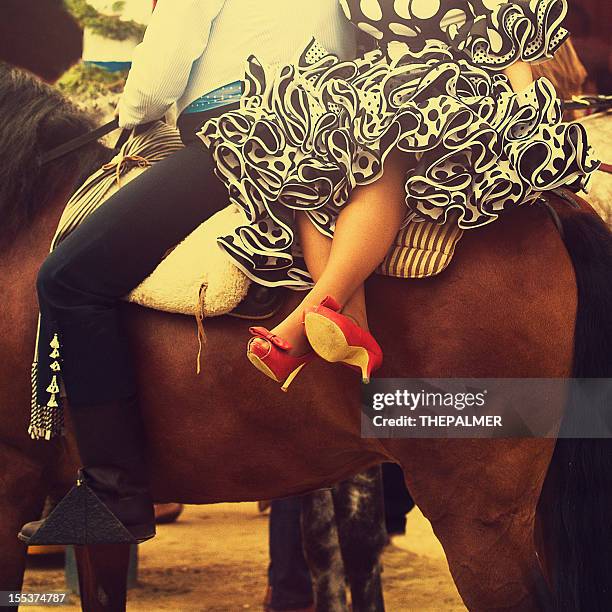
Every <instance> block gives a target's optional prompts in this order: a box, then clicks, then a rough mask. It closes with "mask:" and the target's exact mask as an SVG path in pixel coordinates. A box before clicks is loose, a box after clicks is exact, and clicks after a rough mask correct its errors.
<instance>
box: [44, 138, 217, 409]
mask: <svg viewBox="0 0 612 612" xmlns="http://www.w3.org/2000/svg"><path fill="white" fill-rule="evenodd" d="M213 168H214V166H213V162H212V159H211V158H210V155H209V153H208V151H207V150H206V149H205V148H204V145H203V144H197V143H194V144H192V145H190V146H187V147H185V148H184V149H182V150H180V151H178V152H176V153H174V154H173V155H171V156H170V157H168V158H166V159H164V160H162V161H160V162H158V163H157V164H156V165H154V166H152V167H151V168H149V169H148V170H147V171H146V172H145V173H143V174H142V175H141V176H139V177H138V178H136V179H135V180H133V181H132V182H130V183H128V184H127V185H126V186H125V187H123V188H122V189H120V190H119V191H118V192H117V193H116V194H115V195H113V196H112V197H111V198H110V199H109V200H108V201H107V202H105V203H104V204H103V205H102V206H101V207H100V208H99V209H98V210H97V211H95V212H94V213H93V214H92V215H91V216H90V217H89V218H87V220H86V221H85V222H84V223H83V224H82V225H80V226H79V227H78V228H77V229H76V230H75V231H74V232H73V233H72V234H70V235H69V236H68V237H67V238H66V239H65V240H64V241H63V242H61V243H60V244H59V246H58V247H57V248H56V249H55V250H54V251H53V252H52V253H51V254H50V255H49V257H48V258H47V259H46V260H45V262H44V263H43V265H42V267H41V269H40V272H39V275H38V282H37V288H38V296H39V303H40V308H41V314H42V316H43V318H44V319H45V320H46V321H52V322H53V323H54V324H55V325H56V326H57V329H58V332H59V337H60V342H61V359H62V372H61V373H62V378H63V380H64V383H65V386H66V391H67V395H68V399H69V401H70V403H71V405H79V404H92V403H93V404H96V403H100V402H105V401H108V400H114V399H119V398H126V397H128V396H130V395H132V394H134V393H135V391H136V388H135V379H134V373H133V368H132V363H131V359H130V355H129V351H128V347H127V343H126V338H125V334H124V333H123V331H122V329H121V323H120V321H119V316H118V304H119V301H120V299H121V298H122V297H123V296H124V295H125V294H126V293H128V292H129V291H130V290H132V289H133V288H134V287H136V286H137V285H138V284H139V283H140V282H141V281H142V280H143V279H144V278H146V277H147V276H148V275H149V274H150V273H151V272H152V271H153V270H154V269H155V267H156V266H157V265H158V264H159V262H160V261H161V260H162V258H163V256H164V254H165V253H166V251H167V250H168V249H169V248H171V247H173V246H174V245H176V244H177V243H178V242H180V241H181V240H182V239H183V238H184V237H185V236H187V235H188V234H189V233H190V232H191V231H193V230H194V229H195V228H196V227H197V226H198V225H199V224H201V223H202V222H203V221H205V220H206V219H207V218H209V217H210V216H212V215H213V214H214V213H215V212H217V211H219V210H221V209H222V208H224V207H225V206H226V205H227V201H228V199H227V192H226V190H225V187H224V186H223V184H222V183H221V181H220V180H219V179H218V178H217V177H216V176H215V175H214V173H213ZM45 350H47V349H46V347H45V346H43V347H42V349H41V351H40V352H43V354H44V351H45Z"/></svg>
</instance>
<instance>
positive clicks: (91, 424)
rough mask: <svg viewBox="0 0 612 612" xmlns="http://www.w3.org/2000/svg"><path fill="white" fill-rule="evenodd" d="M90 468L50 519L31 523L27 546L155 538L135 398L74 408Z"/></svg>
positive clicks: (22, 535) (25, 532) (80, 473)
mask: <svg viewBox="0 0 612 612" xmlns="http://www.w3.org/2000/svg"><path fill="white" fill-rule="evenodd" d="M70 415H71V420H72V423H73V425H74V433H75V436H76V441H77V446H78V449H79V453H80V455H81V460H82V462H83V465H84V467H81V468H80V469H79V470H78V474H77V482H76V484H75V485H74V486H73V487H72V489H71V490H70V491H69V492H68V494H67V495H66V496H65V497H64V498H63V499H62V500H60V502H59V503H58V504H57V506H56V507H55V508H54V509H53V510H52V511H51V512H50V513H49V515H48V516H47V517H46V518H45V519H41V520H38V521H31V522H29V523H26V524H25V525H24V526H23V527H22V528H21V531H20V532H19V534H18V537H19V539H20V540H21V541H22V542H25V543H26V544H30V545H34V544H112V543H118V544H119V543H134V544H135V543H139V542H143V541H145V540H148V539H150V538H152V537H153V536H154V535H155V511H154V507H153V500H152V498H151V495H150V493H149V481H148V473H147V464H146V458H145V436H144V431H143V427H142V421H141V418H140V411H139V409H138V403H137V401H136V399H135V397H132V398H129V399H126V400H117V401H113V402H108V403H104V404H98V405H92V406H79V407H73V406H71V407H70Z"/></svg>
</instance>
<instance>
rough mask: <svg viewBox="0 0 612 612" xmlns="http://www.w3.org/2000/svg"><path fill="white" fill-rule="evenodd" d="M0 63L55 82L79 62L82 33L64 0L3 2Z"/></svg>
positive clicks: (5, 0)
mask: <svg viewBox="0 0 612 612" xmlns="http://www.w3.org/2000/svg"><path fill="white" fill-rule="evenodd" d="M0 10H1V14H0V17H1V18H0V60H1V61H3V62H8V63H9V64H14V65H15V66H20V67H21V68H25V69H27V70H29V71H30V72H33V73H34V74H37V75H39V76H40V77H42V78H43V79H45V81H49V82H54V81H56V80H57V79H58V78H59V77H60V76H61V75H62V73H63V72H65V71H66V70H68V68H70V66H72V65H73V64H75V63H76V62H78V61H79V60H80V59H81V55H82V53H83V30H82V29H81V27H80V26H79V24H78V23H77V22H76V21H75V19H74V18H73V17H72V16H71V15H70V13H69V12H68V11H67V10H66V6H65V5H64V2H63V0H4V2H2V6H1V8H0Z"/></svg>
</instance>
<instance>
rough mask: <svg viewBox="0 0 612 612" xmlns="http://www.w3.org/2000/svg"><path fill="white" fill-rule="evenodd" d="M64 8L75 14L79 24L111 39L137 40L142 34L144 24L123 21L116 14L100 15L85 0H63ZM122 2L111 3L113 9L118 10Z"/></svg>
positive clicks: (139, 39)
mask: <svg viewBox="0 0 612 612" xmlns="http://www.w3.org/2000/svg"><path fill="white" fill-rule="evenodd" d="M64 3H65V4H66V8H67V9H68V10H69V11H70V12H71V13H72V14H73V15H74V16H75V18H76V19H77V20H78V21H79V23H80V24H81V26H83V27H87V28H90V29H91V30H92V32H94V33H96V34H99V35H100V36H104V37H106V38H111V39H113V40H127V39H128V38H135V39H137V40H138V41H139V42H140V41H141V40H142V37H143V35H144V31H145V26H143V25H142V24H140V23H136V22H135V21H123V20H121V19H119V17H117V16H111V15H102V14H101V13H99V12H98V11H97V10H96V9H95V8H94V7H93V6H91V5H90V4H87V2H86V0H64ZM123 5H124V2H122V1H119V2H115V3H114V4H113V10H116V11H119V10H121V9H122V8H123Z"/></svg>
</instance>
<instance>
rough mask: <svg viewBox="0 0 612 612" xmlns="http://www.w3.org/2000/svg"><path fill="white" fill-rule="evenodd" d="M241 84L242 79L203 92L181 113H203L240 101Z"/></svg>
mask: <svg viewBox="0 0 612 612" xmlns="http://www.w3.org/2000/svg"><path fill="white" fill-rule="evenodd" d="M242 86H243V84H242V81H234V82H233V83H229V84H228V85H223V86H222V87H219V88H218V89H215V90H214V91H210V92H208V93H207V94H204V95H203V96H202V97H201V98H198V99H197V100H194V101H193V102H192V103H191V104H190V105H189V106H188V107H187V108H185V109H184V110H183V113H203V112H205V111H209V110H212V109H213V108H219V107H220V106H227V105H228V104H233V103H234V102H240V98H241V97H242Z"/></svg>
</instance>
